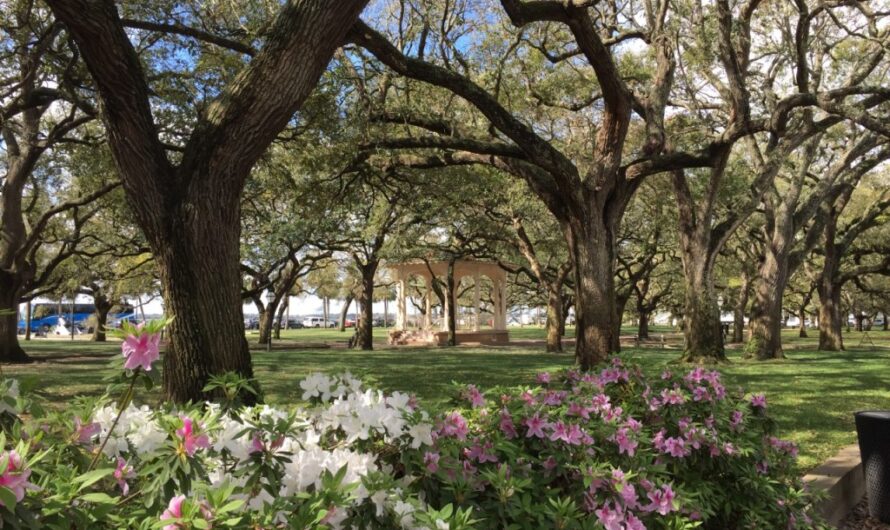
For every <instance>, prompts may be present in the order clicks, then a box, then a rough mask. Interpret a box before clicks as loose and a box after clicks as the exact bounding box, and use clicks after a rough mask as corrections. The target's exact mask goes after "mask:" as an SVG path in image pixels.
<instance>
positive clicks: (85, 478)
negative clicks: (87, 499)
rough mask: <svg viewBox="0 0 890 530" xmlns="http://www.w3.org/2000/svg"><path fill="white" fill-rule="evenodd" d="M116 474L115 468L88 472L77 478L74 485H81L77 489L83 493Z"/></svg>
mask: <svg viewBox="0 0 890 530" xmlns="http://www.w3.org/2000/svg"><path fill="white" fill-rule="evenodd" d="M112 473H114V468H110V467H109V468H102V469H94V470H92V471H88V472H86V473H84V474H82V475H79V476H77V477H76V478H75V479H74V480H73V481H72V482H73V483H74V484H79V486H78V487H77V491H83V490H84V489H86V488H88V487H90V486H92V485H93V484H95V483H96V482H99V481H100V480H102V479H103V478H105V477H107V476H110V475H111V474H112Z"/></svg>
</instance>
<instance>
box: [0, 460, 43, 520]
mask: <svg viewBox="0 0 890 530" xmlns="http://www.w3.org/2000/svg"><path fill="white" fill-rule="evenodd" d="M4 458H5V459H6V469H5V470H3V474H2V475H0V486H2V487H4V488H7V489H9V490H11V491H12V494H13V495H15V500H16V502H21V500H22V499H24V498H25V490H26V489H33V488H35V486H34V485H33V484H31V483H30V482H28V478H29V477H30V476H31V470H30V469H27V468H25V461H24V459H23V458H22V457H21V456H20V455H19V454H18V453H17V452H15V451H7V452H4V453H3V454H2V455H0V460H2V459H4ZM0 506H6V505H5V504H3V501H0Z"/></svg>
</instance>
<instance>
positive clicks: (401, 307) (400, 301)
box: [396, 278, 408, 331]
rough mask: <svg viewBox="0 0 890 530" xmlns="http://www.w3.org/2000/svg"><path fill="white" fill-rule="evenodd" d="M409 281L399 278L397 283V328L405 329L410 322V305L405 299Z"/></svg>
mask: <svg viewBox="0 0 890 530" xmlns="http://www.w3.org/2000/svg"><path fill="white" fill-rule="evenodd" d="M407 283H408V282H406V281H405V279H404V278H399V283H397V284H396V291H397V294H396V297H397V298H396V329H399V330H402V331H404V330H405V329H407V324H408V305H407V302H406V300H405V297H406V295H407V291H408V285H407Z"/></svg>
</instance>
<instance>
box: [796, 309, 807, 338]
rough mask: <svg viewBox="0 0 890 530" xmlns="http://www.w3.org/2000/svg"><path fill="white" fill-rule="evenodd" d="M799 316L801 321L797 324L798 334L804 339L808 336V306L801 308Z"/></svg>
mask: <svg viewBox="0 0 890 530" xmlns="http://www.w3.org/2000/svg"><path fill="white" fill-rule="evenodd" d="M798 318H799V319H800V322H799V323H798V325H797V336H798V337H800V338H802V339H805V338H807V323H806V319H807V308H806V307H801V308H800V311H799V317H798Z"/></svg>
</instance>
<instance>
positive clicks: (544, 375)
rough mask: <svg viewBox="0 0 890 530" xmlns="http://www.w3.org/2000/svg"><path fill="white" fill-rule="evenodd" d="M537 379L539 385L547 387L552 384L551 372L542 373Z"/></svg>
mask: <svg viewBox="0 0 890 530" xmlns="http://www.w3.org/2000/svg"><path fill="white" fill-rule="evenodd" d="M536 379H537V381H538V383H541V384H542V385H545V384H547V383H549V382H550V373H549V372H541V373H539V374H538V377H537V378H536Z"/></svg>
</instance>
